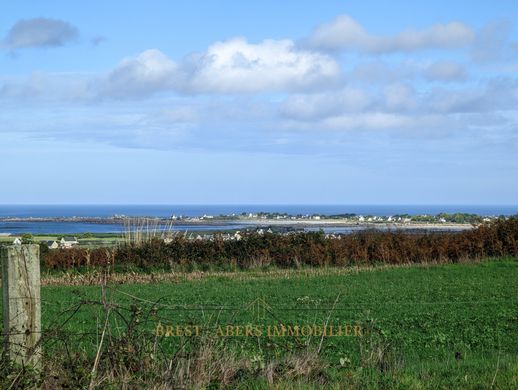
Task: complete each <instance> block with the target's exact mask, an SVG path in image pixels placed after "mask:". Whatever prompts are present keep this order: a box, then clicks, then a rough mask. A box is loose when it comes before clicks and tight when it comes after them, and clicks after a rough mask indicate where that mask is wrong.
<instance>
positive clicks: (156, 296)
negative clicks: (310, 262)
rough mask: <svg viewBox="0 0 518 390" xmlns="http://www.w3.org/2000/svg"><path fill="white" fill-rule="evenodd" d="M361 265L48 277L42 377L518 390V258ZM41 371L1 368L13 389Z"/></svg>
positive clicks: (63, 381)
mask: <svg viewBox="0 0 518 390" xmlns="http://www.w3.org/2000/svg"><path fill="white" fill-rule="evenodd" d="M363 270H364V269H363V268H352V269H351V270H350V271H351V272H349V270H348V269H345V268H342V269H331V268H329V269H325V268H318V269H316V268H312V269H299V270H292V269H286V270H272V271H270V272H267V273H266V274H265V276H264V277H259V276H258V275H259V274H260V272H256V271H243V272H233V273H224V276H221V273H220V274H218V273H201V272H197V273H194V274H195V275H196V277H193V278H190V279H189V278H188V275H189V274H187V273H186V274H183V275H182V276H185V278H181V279H178V280H176V281H175V283H170V282H169V281H167V280H157V281H156V282H155V283H146V284H140V283H136V284H133V283H124V284H119V281H117V280H115V281H113V282H110V281H108V283H107V284H106V283H104V282H103V283H102V285H98V286H94V285H92V286H80V285H74V286H58V285H52V286H51V285H47V286H43V287H42V307H43V329H44V337H43V340H44V344H43V347H44V348H43V351H44V359H43V361H44V364H45V366H44V371H43V377H42V381H43V385H42V387H43V388H63V387H68V388H86V387H88V386H90V385H92V386H93V387H99V386H100V387H104V388H123V387H126V388H143V387H146V388H163V389H168V388H186V389H190V388H195V389H200V388H229V389H230V388H243V389H245V388H257V389H262V388H264V389H267V388H279V389H281V388H282V389H283V388H322V387H328V388H337V389H338V388H352V389H363V388H372V389H375V388H385V389H416V388H422V389H427V388H448V389H450V388H452V389H480V388H494V389H509V388H517V387H518V298H517V297H518V284H517V283H516V280H517V279H518V259H516V258H508V259H499V260H497V261H496V260H492V261H481V262H473V263H471V262H466V263H463V264H437V265H433V266H432V265H416V266H403V267H399V266H384V267H372V268H370V270H371V271H372V272H363ZM335 271H336V272H335ZM240 274H244V275H246V274H250V275H252V277H251V278H246V277H243V278H241V277H239V275H240ZM207 275H208V277H205V276H207ZM235 275H238V276H237V277H236V276H235ZM198 276H200V277H198ZM256 276H257V277H256ZM105 281H106V280H105ZM256 303H260V305H257V304H256ZM280 323H282V324H284V325H286V326H288V325H295V324H299V325H304V324H310V325H313V324H319V325H320V326H322V325H325V324H327V325H331V324H333V325H337V324H353V325H359V326H361V327H362V331H363V333H362V336H361V337H354V336H352V337H324V338H321V337H316V336H315V335H312V334H311V335H308V334H306V335H302V334H299V335H298V336H297V335H287V336H286V337H279V336H273V335H268V333H267V329H268V328H267V327H268V326H278V325H279V324H280ZM56 324H58V325H59V326H56ZM159 324H160V326H162V327H163V329H164V330H165V329H167V327H168V326H169V327H171V329H175V332H176V326H182V327H183V328H182V329H185V327H186V326H195V325H200V326H203V327H206V328H209V327H210V329H217V327H218V326H222V327H224V329H226V327H227V326H231V329H232V330H233V331H234V332H235V330H236V326H239V325H243V324H252V325H256V326H260V327H261V329H263V333H262V334H260V335H253V336H245V335H240V336H236V337H234V336H221V335H218V334H217V333H208V334H204V335H203V337H197V336H196V335H195V334H194V333H193V334H191V335H186V334H185V333H183V334H180V335H176V334H174V335H172V334H170V335H169V336H166V335H165V331H164V332H162V333H160V332H158V334H157V332H156V330H157V326H158V325H159ZM103 333H104V334H105V338H104V342H103V343H100V340H101V335H102V334H103ZM180 333H181V332H180ZM234 334H235V333H234ZM96 356H99V357H98V359H97V360H96ZM96 362H97V363H96ZM94 365H95V368H96V369H95V370H93V369H92V368H93V367H94ZM37 378H38V377H37V376H36V377H35V376H31V373H30V372H28V371H23V370H21V369H20V368H17V367H8V366H5V365H4V366H1V367H0V385H1V386H2V387H5V388H8V387H10V386H11V385H13V383H14V385H13V386H12V388H26V387H30V385H31V384H33V382H31V381H35V380H37Z"/></svg>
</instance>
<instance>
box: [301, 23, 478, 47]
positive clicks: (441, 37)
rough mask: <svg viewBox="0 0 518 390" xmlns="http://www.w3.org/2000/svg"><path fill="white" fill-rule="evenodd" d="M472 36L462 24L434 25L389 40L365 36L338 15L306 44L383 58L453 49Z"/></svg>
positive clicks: (383, 37)
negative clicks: (394, 54) (380, 55)
mask: <svg viewBox="0 0 518 390" xmlns="http://www.w3.org/2000/svg"><path fill="white" fill-rule="evenodd" d="M474 39H475V32H474V31H473V30H472V29H471V28H470V27H468V26H466V25H465V24H464V23H462V22H450V23H446V24H435V25H433V26H431V27H428V28H425V29H421V30H417V29H408V30H405V31H402V32H400V33H397V34H395V35H392V36H381V35H375V34H371V33H369V32H368V31H367V30H366V29H365V28H364V27H363V26H362V25H361V24H360V23H359V22H357V21H356V20H354V19H353V18H352V17H351V16H349V15H340V16H338V17H336V18H335V19H334V20H332V21H330V22H327V23H323V24H321V25H320V26H318V27H317V28H316V29H315V30H314V31H313V33H312V34H311V35H310V37H309V38H308V39H307V44H308V45H309V46H310V47H312V48H318V49H324V50H358V51H361V52H365V53H371V54H372V53H374V54H383V53H394V52H413V51H417V50H424V49H456V48H460V47H465V46H467V45H469V44H471V43H472V42H473V41H474Z"/></svg>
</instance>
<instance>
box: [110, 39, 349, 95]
mask: <svg viewBox="0 0 518 390" xmlns="http://www.w3.org/2000/svg"><path fill="white" fill-rule="evenodd" d="M339 77H340V66H339V65H338V63H337V62H336V61H335V60H334V59H333V58H331V57H330V56H328V55H325V54H322V53H317V52H312V51H308V50H300V49H298V48H296V47H295V44H294V43H293V41H291V40H265V41H263V42H261V43H258V44H251V43H248V42H247V41H246V40H245V39H243V38H235V39H231V40H228V41H224V42H216V43H214V44H213V45H211V46H210V47H209V48H208V50H207V51H206V52H205V53H202V54H193V55H191V56H189V57H187V58H186V59H184V60H183V61H182V62H180V63H175V62H174V61H172V60H171V59H169V58H168V57H167V56H166V55H165V54H163V53H162V52H160V51H159V50H156V49H154V50H147V51H145V52H143V53H141V54H140V55H138V56H137V57H135V58H128V59H125V60H123V61H122V62H121V63H120V64H119V65H118V66H117V67H116V68H115V69H114V70H113V71H112V72H110V73H109V74H108V76H107V77H106V78H104V79H103V80H101V83H102V84H104V87H102V88H101V89H102V93H103V94H107V95H109V96H115V97H124V96H139V95H147V94H151V93H154V92H158V91H161V90H174V91H177V92H184V93H223V94H226V93H248V92H271V91H294V90H295V91H296V90H306V89H311V88H315V87H317V86H322V85H323V84H324V85H325V84H327V85H329V84H330V83H331V82H336V81H337V80H338V78H339Z"/></svg>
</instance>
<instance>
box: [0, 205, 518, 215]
mask: <svg viewBox="0 0 518 390" xmlns="http://www.w3.org/2000/svg"><path fill="white" fill-rule="evenodd" d="M260 211H265V212H281V213H284V212H286V213H288V214H327V215H330V214H344V213H353V214H358V215H377V216H389V215H394V214H410V215H419V214H438V213H441V212H446V213H455V212H462V213H473V214H479V215H483V216H495V215H513V214H517V213H518V205H506V206H495V205H480V206H477V205H0V217H73V216H76V217H110V216H113V215H114V214H119V215H120V214H123V215H127V216H148V217H169V216H171V215H173V214H174V215H183V216H189V217H196V216H202V215H204V214H206V215H219V214H232V213H235V214H240V213H243V212H251V213H257V212H260Z"/></svg>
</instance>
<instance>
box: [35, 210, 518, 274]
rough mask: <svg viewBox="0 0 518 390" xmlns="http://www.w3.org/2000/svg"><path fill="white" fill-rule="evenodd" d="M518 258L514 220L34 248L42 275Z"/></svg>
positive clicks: (515, 223) (516, 224) (517, 224)
mask: <svg viewBox="0 0 518 390" xmlns="http://www.w3.org/2000/svg"><path fill="white" fill-rule="evenodd" d="M504 256H518V218H508V219H498V220H496V221H494V222H490V223H486V224H482V225H479V226H478V227H476V228H474V229H473V230H470V231H465V232H460V233H419V234H413V233H404V232H401V231H386V232H380V231H374V230H372V231H363V232H359V233H354V234H350V235H344V236H341V237H340V239H336V238H326V237H325V235H324V234H323V233H318V232H317V233H297V234H289V235H279V234H264V235H259V234H256V233H250V234H245V235H244V236H243V238H242V239H241V240H239V241H224V240H222V239H221V237H218V236H217V235H216V236H215V238H214V240H187V239H185V238H182V237H177V238H175V239H174V240H173V241H172V242H171V243H165V242H163V241H162V240H159V239H153V240H150V241H148V242H144V243H141V244H139V245H130V244H126V245H121V246H119V247H117V248H96V249H87V248H72V249H59V250H51V251H49V250H42V264H43V267H44V268H46V269H71V268H72V269H74V268H83V267H87V268H89V267H107V266H109V267H115V268H116V269H117V268H118V269H124V268H128V269H129V268H131V269H135V268H137V269H141V270H149V269H163V270H168V269H177V268H183V267H185V268H186V269H189V268H198V269H200V268H201V269H203V268H214V267H216V268H217V267H221V268H226V267H233V268H239V269H247V268H254V267H264V266H277V267H285V268H288V267H298V266H315V267H319V266H350V265H372V264H380V263H383V264H409V263H430V262H434V263H448V262H458V261H464V260H476V259H481V258H491V257H504Z"/></svg>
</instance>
